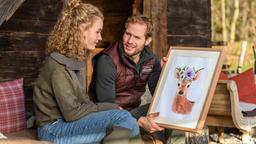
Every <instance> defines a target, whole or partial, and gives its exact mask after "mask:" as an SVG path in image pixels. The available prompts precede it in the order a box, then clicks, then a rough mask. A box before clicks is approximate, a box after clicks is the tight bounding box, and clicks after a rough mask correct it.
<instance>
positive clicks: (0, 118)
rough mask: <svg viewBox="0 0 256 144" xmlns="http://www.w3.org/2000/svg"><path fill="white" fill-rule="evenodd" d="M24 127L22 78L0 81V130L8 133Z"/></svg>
mask: <svg viewBox="0 0 256 144" xmlns="http://www.w3.org/2000/svg"><path fill="white" fill-rule="evenodd" d="M24 128H25V106H24V93H23V78H21V79H16V80H13V81H7V82H0V132H2V133H10V132H16V131H19V130H23V129H24Z"/></svg>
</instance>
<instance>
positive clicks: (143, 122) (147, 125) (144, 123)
mask: <svg viewBox="0 0 256 144" xmlns="http://www.w3.org/2000/svg"><path fill="white" fill-rule="evenodd" d="M158 116H159V112H157V113H151V114H148V115H147V116H146V117H140V118H139V120H138V124H139V126H140V127H142V128H144V129H145V130H146V131H148V132H149V133H153V132H156V131H162V130H164V128H162V127H160V126H158V125H157V124H156V123H155V121H154V119H155V118H156V117H158Z"/></svg>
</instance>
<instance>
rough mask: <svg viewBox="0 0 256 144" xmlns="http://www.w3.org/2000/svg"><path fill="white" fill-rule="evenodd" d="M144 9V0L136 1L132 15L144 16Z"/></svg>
mask: <svg viewBox="0 0 256 144" xmlns="http://www.w3.org/2000/svg"><path fill="white" fill-rule="evenodd" d="M142 9H143V1H142V0H134V3H133V5H132V14H142Z"/></svg>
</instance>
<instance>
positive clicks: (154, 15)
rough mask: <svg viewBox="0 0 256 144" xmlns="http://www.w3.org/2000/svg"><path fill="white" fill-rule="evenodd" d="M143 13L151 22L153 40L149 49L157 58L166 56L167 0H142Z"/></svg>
mask: <svg viewBox="0 0 256 144" xmlns="http://www.w3.org/2000/svg"><path fill="white" fill-rule="evenodd" d="M143 14H144V15H146V16H148V17H150V18H151V20H152V23H153V28H154V30H153V40H152V44H151V50H152V51H153V53H154V54H156V55H157V56H158V57H159V58H161V57H163V56H166V55H167V52H168V49H169V47H168V46H167V0H157V1H156V0H144V3H143Z"/></svg>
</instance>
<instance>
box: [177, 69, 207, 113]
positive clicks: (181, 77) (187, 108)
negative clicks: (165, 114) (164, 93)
mask: <svg viewBox="0 0 256 144" xmlns="http://www.w3.org/2000/svg"><path fill="white" fill-rule="evenodd" d="M202 70H203V68H201V69H199V70H195V68H194V67H192V68H190V67H188V66H185V67H183V68H176V69H175V73H176V78H177V79H178V88H177V92H176V96H175V98H174V101H173V105H172V111H173V112H175V113H178V114H189V113H190V112H191V111H192V108H193V106H194V103H195V102H194V101H190V100H189V99H188V98H187V92H188V88H189V86H190V85H191V83H192V81H194V80H197V79H199V75H200V73H201V71H202Z"/></svg>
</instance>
